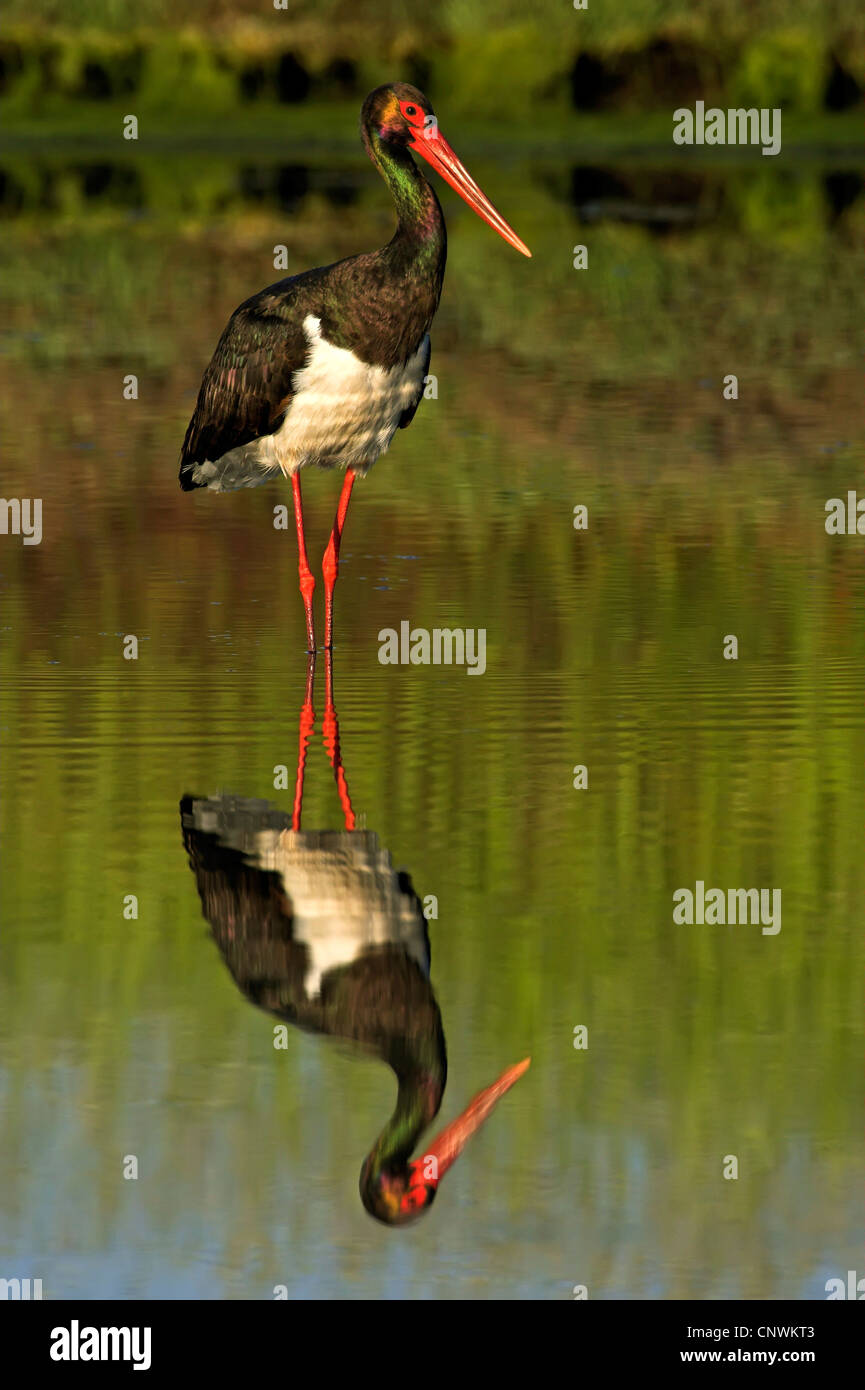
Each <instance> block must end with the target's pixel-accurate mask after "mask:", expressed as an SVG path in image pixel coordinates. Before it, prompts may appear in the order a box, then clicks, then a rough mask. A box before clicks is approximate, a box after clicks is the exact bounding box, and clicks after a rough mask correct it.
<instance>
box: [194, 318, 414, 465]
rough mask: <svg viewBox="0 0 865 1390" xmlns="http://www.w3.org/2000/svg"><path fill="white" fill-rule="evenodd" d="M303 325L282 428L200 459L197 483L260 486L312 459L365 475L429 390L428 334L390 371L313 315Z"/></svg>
mask: <svg viewBox="0 0 865 1390" xmlns="http://www.w3.org/2000/svg"><path fill="white" fill-rule="evenodd" d="M303 329H304V332H305V334H306V337H307V340H308V342H309V356H308V358H307V361H306V365H305V366H303V367H301V368H300V369H299V370H298V371H296V372H295V373H294V376H293V378H292V393H293V398H292V402H291V405H290V406H289V408H288V411H287V412H286V416H285V420H284V421H283V423H282V425H281V426H280V428H279V429H278V430H277V431H276V432H275V433H274V434H268V435H264V436H263V437H262V438H261V439H255V440H253V441H252V443H250V444H244V445H242V446H241V447H240V448H237V449H231V450H229V452H228V453H227V454H223V456H222V458H220V459H216V460H215V461H210V460H208V462H206V463H199V464H196V465H195V467H194V469H193V475H192V476H193V481H194V482H195V483H196V485H197V486H198V487H208V488H210V489H211V490H212V491H214V492H227V491H231V490H233V489H235V488H241V487H255V486H257V485H258V484H259V483H263V482H266V480H267V479H268V478H269V477H272V476H273V474H274V473H276V472H279V471H282V472H283V473H285V474H286V476H288V477H290V476H291V474H292V473H296V472H297V470H298V469H299V468H303V467H305V466H306V465H307V464H315V465H317V466H318V467H319V468H353V469H354V470H355V471H356V472H358V473H367V472H368V471H369V469H370V468H371V467H372V465H373V464H374V463H375V461H376V459H377V458H378V457H379V455H380V454H383V453H385V452H386V450H387V448H388V445H389V444H390V442H391V440H392V439H393V437H394V434H395V433H396V431H397V429H398V428H399V422H400V419H401V418H402V413H403V411H404V410H407V409H408V408H409V407H410V406H412V405H413V404H414V403H415V401H416V400H417V399H418V396H419V395H420V392H421V390H422V388H423V379H424V368H425V364H426V362H427V360H428V358H427V350H428V346H429V335H428V334H427V335H425V336H424V338H423V339H422V340H421V343H420V346H419V347H418V350H417V352H416V353H415V354H414V356H413V357H410V358H409V359H408V361H407V362H406V363H405V364H403V365H399V366H396V367H389V368H385V367H373V366H370V365H369V363H367V362H361V360H360V358H359V357H355V355H354V353H353V352H349V351H348V349H347V348H339V347H334V346H333V344H332V343H328V342H327V341H326V340H325V339H324V338H323V337H322V335H321V321H320V319H317V318H315V317H314V315H312V314H308V315H307V317H306V318H305V319H304V323H303Z"/></svg>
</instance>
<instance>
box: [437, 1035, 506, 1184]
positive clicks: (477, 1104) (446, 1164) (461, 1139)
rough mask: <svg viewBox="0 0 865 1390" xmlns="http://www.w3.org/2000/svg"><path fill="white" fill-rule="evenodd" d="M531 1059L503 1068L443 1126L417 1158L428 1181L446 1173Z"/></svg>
mask: <svg viewBox="0 0 865 1390" xmlns="http://www.w3.org/2000/svg"><path fill="white" fill-rule="evenodd" d="M531 1060H532V1059H531V1057H526V1058H525V1060H524V1061H522V1062H517V1064H516V1066H513V1067H508V1069H507V1071H505V1072H502V1074H501V1076H500V1077H499V1079H498V1081H494V1082H493V1084H492V1086H487V1088H486V1090H485V1091H480V1092H479V1093H478V1094H477V1095H476V1096H475V1098H474V1100H473V1101H470V1102H469V1104H468V1105H467V1106H466V1108H465V1110H464V1111H463V1113H462V1114H461V1115H460V1116H459V1118H458V1119H456V1120H454V1121H453V1122H452V1123H451V1124H449V1125H448V1126H447V1127H446V1128H445V1129H443V1130H442V1132H441V1134H438V1135H436V1137H435V1139H433V1141H432V1143H431V1144H430V1145H429V1146H428V1147H427V1148H426V1149H425V1151H424V1154H423V1157H422V1158H419V1159H415V1161H414V1163H413V1164H412V1167H413V1168H414V1167H415V1166H417V1167H418V1169H419V1170H420V1172H422V1173H423V1174H424V1181H425V1182H433V1183H434V1182H437V1181H440V1180H441V1178H443V1177H444V1175H445V1173H446V1172H447V1170H448V1168H450V1166H451V1164H452V1163H454V1162H455V1160H456V1159H457V1158H458V1157H459V1155H460V1154H461V1153H462V1151H463V1149H464V1148H465V1146H466V1144H467V1143H468V1141H469V1139H470V1138H471V1137H472V1135H473V1134H474V1133H475V1131H476V1130H478V1129H480V1127H481V1125H482V1124H483V1122H484V1120H485V1119H486V1118H487V1116H488V1115H489V1114H490V1111H491V1110H492V1109H493V1108H494V1107H495V1105H496V1103H497V1102H498V1101H500V1100H501V1098H502V1096H503V1095H504V1094H505V1091H509V1090H510V1089H511V1087H512V1086H513V1084H514V1082H515V1081H519V1079H520V1077H521V1076H522V1074H523V1072H525V1071H528V1068H529V1064H530V1062H531ZM430 1159H435V1161H436V1165H437V1166H436V1167H432V1168H431V1166H430V1163H429V1161H430ZM433 1174H435V1176H433Z"/></svg>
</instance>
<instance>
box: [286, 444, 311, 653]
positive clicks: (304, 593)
mask: <svg viewBox="0 0 865 1390" xmlns="http://www.w3.org/2000/svg"><path fill="white" fill-rule="evenodd" d="M291 486H292V491H293V492H294V520H295V524H296V526H297V572H298V574H299V575H300V593H301V597H302V599H303V606H304V608H305V609H306V649H307V651H308V652H314V651H315V623H314V621H313V617H312V594H313V590H314V589H315V576H314V575H313V573H312V570H311V569H310V568H309V560H308V559H307V558H306V537H305V535H304V534H303V499H302V497H301V495H300V470H299V469H298V471H297V472H296V473H292V475H291Z"/></svg>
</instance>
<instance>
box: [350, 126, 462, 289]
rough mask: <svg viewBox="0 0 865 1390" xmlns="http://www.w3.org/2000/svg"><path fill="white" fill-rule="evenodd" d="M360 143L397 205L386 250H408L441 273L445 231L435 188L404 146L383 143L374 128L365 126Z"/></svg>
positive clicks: (445, 238) (444, 253) (444, 252)
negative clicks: (396, 221) (395, 226)
mask: <svg viewBox="0 0 865 1390" xmlns="http://www.w3.org/2000/svg"><path fill="white" fill-rule="evenodd" d="M363 143H364V147H365V149H366V152H367V154H368V155H369V157H370V159H371V160H372V162H373V164H374V165H375V167H376V169H378V171H379V173H380V174H381V176H382V178H383V179H384V181H385V183H386V184H387V186H388V188H389V189H390V193H391V197H392V198H393V200H394V203H395V204H396V211H397V217H398V219H399V221H398V225H397V229H396V233H395V234H394V237H393V240H392V241H391V243H390V246H389V247H388V250H392V251H395V252H397V253H402V254H406V253H408V255H409V256H411V258H412V259H414V260H417V261H419V262H420V263H421V264H423V265H429V266H431V267H435V269H436V270H437V271H439V273H441V274H443V273H444V260H445V255H446V253H447V234H446V232H445V223H444V217H443V216H442V210H441V206H440V204H439V200H438V198H437V197H436V195H435V191H434V190H433V189H432V188H431V187H430V185H429V184H428V183H427V181H426V179H425V178H424V176H423V174H422V173H421V172H420V170H419V169H418V167H417V165H416V164H415V162H414V160H413V159H412V157H411V154H410V153H409V151H408V150H407V149H406V148H405V146H404V145H395V144H392V143H391V142H389V141H388V142H386V141H384V140H382V139H381V136H380V135H379V134H378V132H377V131H369V130H367V129H366V128H364V130H363Z"/></svg>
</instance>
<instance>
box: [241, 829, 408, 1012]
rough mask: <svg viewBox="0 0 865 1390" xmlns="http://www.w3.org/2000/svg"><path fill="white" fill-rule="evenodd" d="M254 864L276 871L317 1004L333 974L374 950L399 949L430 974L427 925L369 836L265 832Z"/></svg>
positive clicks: (308, 991) (309, 988) (306, 981)
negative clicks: (304, 951)
mask: <svg viewBox="0 0 865 1390" xmlns="http://www.w3.org/2000/svg"><path fill="white" fill-rule="evenodd" d="M255 860H256V863H257V865H258V866H259V867H261V868H263V869H270V870H274V871H275V872H277V873H278V874H279V875H280V877H281V879H282V882H283V884H284V886H285V893H286V896H287V898H288V899H289V901H290V903H291V910H292V937H293V939H294V940H295V941H296V942H298V943H299V944H301V943H302V944H303V945H305V946H306V948H307V951H308V953H309V959H308V964H307V970H306V975H305V977H304V988H305V990H306V994H307V998H309V999H314V998H315V997H316V995H317V994H319V992H320V990H321V981H322V978H323V976H324V975H326V974H327V972H328V970H335V969H336V968H337V967H339V966H341V965H349V964H351V962H352V961H354V960H356V959H357V958H358V956H360V955H361V954H362V953H363V952H364V951H365V950H368V949H370V948H371V947H375V946H399V947H402V949H403V950H404V951H405V952H406V953H407V954H408V955H409V956H411V957H412V959H413V960H414V961H416V963H417V965H418V966H419V967H420V969H421V970H422V971H423V973H424V974H425V975H428V974H429V954H428V948H427V938H426V923H425V922H424V919H423V916H422V914H421V912H420V910H419V908H418V905H417V902H416V900H415V898H414V897H413V896H412V895H410V894H408V893H406V892H405V891H404V890H403V889H402V888H401V887H400V883H399V878H398V875H397V873H396V872H395V870H394V868H393V865H392V863H391V858H390V855H389V853H388V852H387V850H386V849H381V848H380V847H379V844H378V837H377V836H376V835H374V834H373V833H372V832H371V831H368V832H364V831H354V832H352V833H351V834H347V833H343V832H339V831H332V832H331V831H321V832H315V831H313V832H309V833H307V832H303V831H292V830H284V831H282V832H272V831H262V832H260V833H259V835H258V836H257V837H256V855H255Z"/></svg>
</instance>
